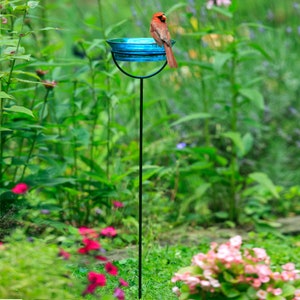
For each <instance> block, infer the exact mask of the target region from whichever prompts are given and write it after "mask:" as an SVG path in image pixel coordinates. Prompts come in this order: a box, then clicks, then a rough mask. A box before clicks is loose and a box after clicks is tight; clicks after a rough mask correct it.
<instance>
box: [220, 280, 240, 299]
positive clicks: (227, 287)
mask: <svg viewBox="0 0 300 300" xmlns="http://www.w3.org/2000/svg"><path fill="white" fill-rule="evenodd" d="M221 289H222V292H223V293H224V295H225V296H226V297H227V298H234V297H237V296H239V295H240V292H239V291H238V290H236V289H235V288H234V287H233V286H232V284H230V283H228V282H224V283H222V284H221Z"/></svg>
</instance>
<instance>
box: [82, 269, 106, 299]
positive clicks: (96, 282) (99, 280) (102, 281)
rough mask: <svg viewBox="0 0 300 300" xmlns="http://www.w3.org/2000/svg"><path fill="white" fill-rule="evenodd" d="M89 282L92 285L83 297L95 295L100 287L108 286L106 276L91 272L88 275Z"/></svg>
mask: <svg viewBox="0 0 300 300" xmlns="http://www.w3.org/2000/svg"><path fill="white" fill-rule="evenodd" d="M88 281H89V282H90V284H89V285H88V286H87V288H86V289H85V290H84V292H83V293H82V295H83V296H84V295H86V294H93V293H94V291H95V289H96V288H97V287H98V286H105V285H106V277H105V275H104V274H100V273H96V272H89V273H88Z"/></svg>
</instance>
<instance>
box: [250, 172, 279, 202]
mask: <svg viewBox="0 0 300 300" xmlns="http://www.w3.org/2000/svg"><path fill="white" fill-rule="evenodd" d="M249 178H251V179H252V180H254V181H256V182H258V183H259V184H260V185H262V186H264V187H265V188H266V189H267V190H268V191H269V192H271V193H272V194H273V196H274V197H275V198H277V199H278V198H279V194H278V192H277V189H276V186H275V185H274V183H273V182H272V181H271V179H270V178H269V177H268V175H267V174H265V173H261V172H254V173H251V174H249Z"/></svg>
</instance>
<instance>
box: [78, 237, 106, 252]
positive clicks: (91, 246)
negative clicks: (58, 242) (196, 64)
mask: <svg viewBox="0 0 300 300" xmlns="http://www.w3.org/2000/svg"><path fill="white" fill-rule="evenodd" d="M82 242H83V244H84V245H85V246H84V247H82V248H79V249H78V253H81V254H85V253H88V252H89V251H91V250H99V249H100V248H101V245H100V244H99V243H98V242H97V241H94V240H90V239H88V238H84V239H83V240H82Z"/></svg>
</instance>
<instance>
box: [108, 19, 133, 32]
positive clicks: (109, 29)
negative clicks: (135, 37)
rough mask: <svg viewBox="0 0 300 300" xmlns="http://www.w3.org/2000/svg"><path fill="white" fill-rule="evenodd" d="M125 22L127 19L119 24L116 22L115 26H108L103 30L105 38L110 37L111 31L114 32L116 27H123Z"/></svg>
mask: <svg viewBox="0 0 300 300" xmlns="http://www.w3.org/2000/svg"><path fill="white" fill-rule="evenodd" d="M126 22H128V19H124V20H122V21H120V22H118V23H117V24H113V25H111V26H108V27H107V29H106V30H105V36H110V35H111V32H112V31H113V30H115V29H116V28H118V27H121V26H123V25H124V24H125V23H126Z"/></svg>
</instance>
